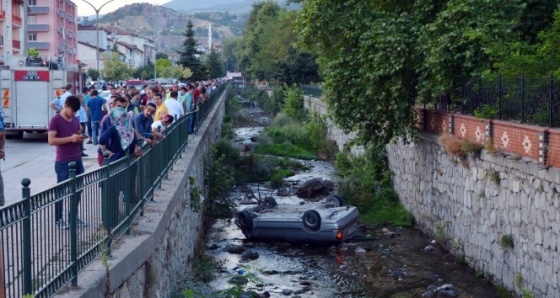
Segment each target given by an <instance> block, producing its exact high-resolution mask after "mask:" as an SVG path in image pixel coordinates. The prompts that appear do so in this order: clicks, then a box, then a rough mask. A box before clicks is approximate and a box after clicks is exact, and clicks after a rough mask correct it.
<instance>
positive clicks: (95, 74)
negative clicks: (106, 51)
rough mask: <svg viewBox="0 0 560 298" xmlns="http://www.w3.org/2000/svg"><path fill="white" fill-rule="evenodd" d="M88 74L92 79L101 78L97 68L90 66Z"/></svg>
mask: <svg viewBox="0 0 560 298" xmlns="http://www.w3.org/2000/svg"><path fill="white" fill-rule="evenodd" d="M87 75H88V77H89V78H90V79H91V80H92V81H97V79H98V78H99V71H97V69H93V68H90V69H88V70H87Z"/></svg>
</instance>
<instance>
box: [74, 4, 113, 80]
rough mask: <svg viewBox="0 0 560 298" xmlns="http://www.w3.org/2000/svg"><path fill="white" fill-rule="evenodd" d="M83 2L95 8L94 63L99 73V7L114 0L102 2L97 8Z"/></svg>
mask: <svg viewBox="0 0 560 298" xmlns="http://www.w3.org/2000/svg"><path fill="white" fill-rule="evenodd" d="M82 1H84V2H85V3H87V4H89V6H91V8H93V10H95V16H96V17H95V31H96V32H95V33H96V36H97V37H96V39H95V48H96V49H95V63H96V64H97V73H99V12H100V11H101V9H102V8H103V6H105V5H107V4H108V3H110V2H113V1H115V0H109V1H107V2H105V3H103V5H101V7H99V8H95V6H93V4H91V3H89V2H88V1H86V0H82Z"/></svg>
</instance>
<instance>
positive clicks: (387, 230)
mask: <svg viewBox="0 0 560 298" xmlns="http://www.w3.org/2000/svg"><path fill="white" fill-rule="evenodd" d="M381 232H383V233H389V232H390V231H389V229H387V228H383V229H382V230H381Z"/></svg>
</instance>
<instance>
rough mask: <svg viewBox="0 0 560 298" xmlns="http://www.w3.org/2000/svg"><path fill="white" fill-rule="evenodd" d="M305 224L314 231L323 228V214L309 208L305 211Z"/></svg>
mask: <svg viewBox="0 0 560 298" xmlns="http://www.w3.org/2000/svg"><path fill="white" fill-rule="evenodd" d="M303 226H304V227H305V228H306V229H307V230H310V231H312V232H317V231H319V229H320V228H321V215H319V212H317V211H315V210H307V211H305V213H303Z"/></svg>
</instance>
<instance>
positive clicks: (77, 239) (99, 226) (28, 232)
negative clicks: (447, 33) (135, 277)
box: [0, 85, 226, 297]
mask: <svg viewBox="0 0 560 298" xmlns="http://www.w3.org/2000/svg"><path fill="white" fill-rule="evenodd" d="M225 89H226V86H225V85H222V86H220V88H218V89H217V90H216V91H214V92H213V93H212V94H211V96H210V98H209V100H207V101H206V102H204V103H203V104H202V105H201V106H200V110H199V112H197V114H198V115H197V117H196V118H197V119H196V125H197V127H200V125H201V124H202V122H204V120H206V117H207V116H208V114H209V112H210V110H211V109H212V108H213V106H214V104H215V103H216V102H217V101H218V99H219V98H220V97H221V95H222V94H223V92H224V91H225ZM189 120H190V119H189V116H186V117H181V118H179V119H178V120H177V121H175V122H174V123H173V124H172V125H170V126H169V127H168V128H167V130H166V131H165V134H164V138H163V139H162V140H161V141H160V142H158V143H157V145H155V146H153V147H150V146H147V147H143V150H144V152H143V154H142V156H141V157H139V158H134V157H132V156H126V157H124V158H122V159H120V160H118V161H116V162H114V163H112V164H108V161H107V162H106V165H104V166H102V167H101V168H99V169H97V170H94V171H92V172H88V173H84V174H81V175H78V176H76V175H75V174H74V175H73V178H72V175H71V178H70V179H69V180H66V181H63V182H60V183H58V184H56V185H55V186H53V187H52V188H49V189H46V190H44V191H42V192H39V193H37V194H35V195H33V196H30V195H29V192H30V189H29V184H30V182H31V181H29V179H23V180H22V185H23V189H22V192H23V200H22V201H19V202H16V203H13V204H10V205H8V206H6V207H4V208H2V209H0V241H1V243H0V249H1V250H2V251H1V252H2V254H1V256H2V257H3V261H4V262H3V264H4V266H5V268H3V271H4V280H3V282H4V286H5V287H4V288H5V291H6V293H5V297H22V296H24V295H25V294H32V295H34V296H35V297H50V296H52V295H54V294H55V293H56V292H57V291H58V290H60V289H61V288H62V287H63V286H64V285H66V284H67V283H69V282H72V284H73V285H78V276H77V275H78V272H79V271H80V270H82V269H84V268H85V267H86V266H87V265H88V264H90V263H91V262H92V261H94V260H95V259H96V258H97V257H98V256H99V255H100V254H110V253H111V245H110V244H111V242H112V241H115V240H116V239H118V238H119V237H121V236H122V235H124V234H127V233H129V232H130V227H131V225H132V223H133V221H134V220H135V219H136V218H138V216H140V215H141V214H142V213H143V211H144V207H145V205H146V204H147V203H148V202H149V201H150V200H153V195H154V191H155V190H156V189H157V188H159V187H160V186H161V183H162V181H163V179H164V178H165V177H166V176H167V174H168V172H169V171H170V170H172V168H173V165H174V163H175V161H176V160H177V159H178V158H180V156H181V154H182V152H184V150H185V148H186V146H187V142H188V129H189ZM71 164H72V163H71ZM70 166H71V167H72V165H70ZM71 171H72V168H71ZM57 208H62V210H63V211H62V212H63V213H62V214H64V216H63V218H68V216H67V215H68V211H69V210H75V212H72V213H71V214H72V216H70V218H69V222H68V223H69V226H70V230H61V229H58V228H57V226H56V225H55V222H54V214H55V209H57ZM80 221H84V222H86V223H87V226H80ZM0 270H2V269H0ZM0 282H1V281H0ZM0 289H2V287H0ZM0 296H1V293H0Z"/></svg>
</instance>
